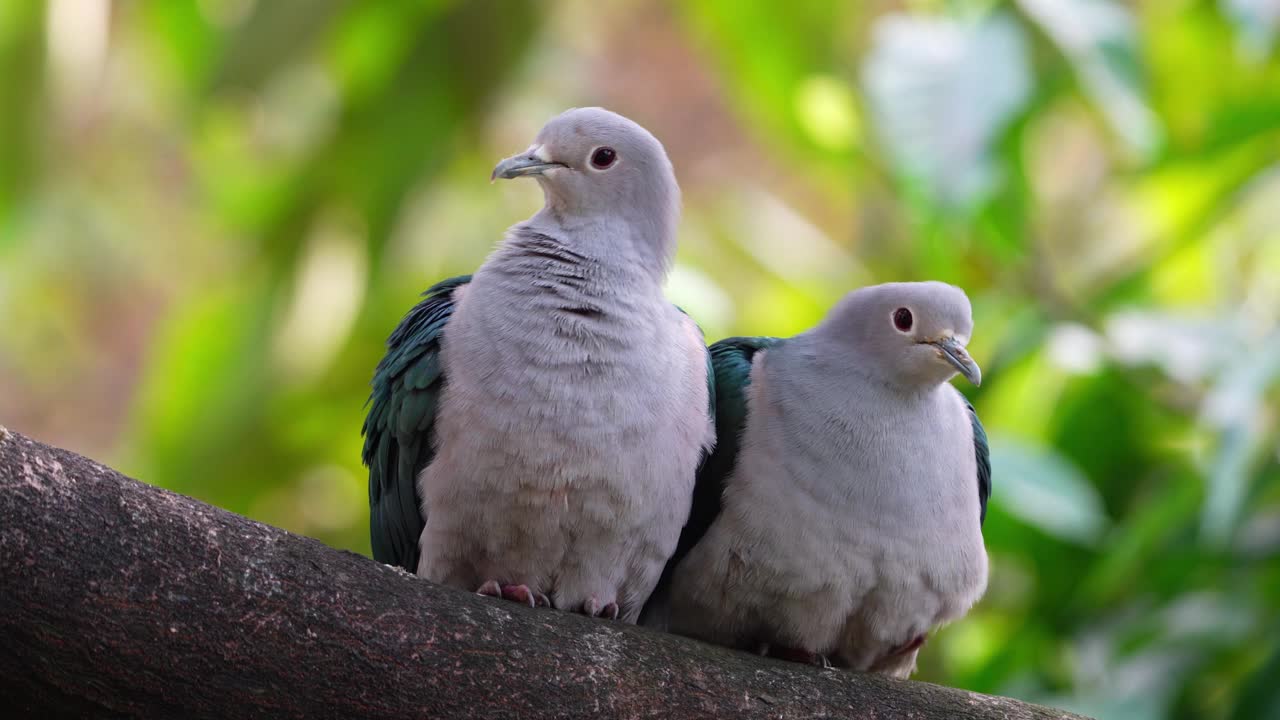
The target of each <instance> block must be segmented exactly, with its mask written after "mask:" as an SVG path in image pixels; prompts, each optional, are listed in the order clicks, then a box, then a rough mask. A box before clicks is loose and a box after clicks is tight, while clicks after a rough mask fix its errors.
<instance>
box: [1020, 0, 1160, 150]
mask: <svg viewBox="0 0 1280 720" xmlns="http://www.w3.org/2000/svg"><path fill="white" fill-rule="evenodd" d="M1018 5H1019V6H1020V7H1021V8H1022V10H1023V11H1024V12H1026V14H1027V15H1028V16H1029V17H1031V19H1032V20H1034V21H1035V22H1036V23H1037V24H1039V25H1040V27H1041V29H1043V30H1044V32H1045V34H1046V35H1048V36H1049V37H1050V38H1051V39H1052V40H1053V41H1054V43H1055V44H1056V45H1057V46H1058V49H1059V50H1060V51H1061V52H1062V53H1063V54H1064V55H1065V56H1066V57H1067V59H1068V60H1069V61H1070V62H1071V65H1072V67H1073V68H1074V69H1075V72H1076V76H1077V77H1078V78H1079V80H1080V83H1081V84H1082V85H1083V86H1084V88H1085V91H1086V92H1087V93H1088V94H1089V97H1090V98H1092V100H1093V102H1094V104H1095V105H1096V106H1097V109H1098V111H1099V112H1101V113H1102V114H1103V116H1104V117H1106V119H1107V121H1108V123H1109V124H1110V125H1111V127H1112V129H1113V130H1114V131H1115V132H1116V134H1117V135H1119V136H1120V137H1121V139H1123V140H1124V141H1125V142H1126V143H1127V144H1128V145H1129V146H1130V147H1131V148H1133V149H1134V150H1136V151H1137V152H1138V153H1139V154H1140V155H1142V156H1144V157H1147V156H1150V155H1151V154H1152V153H1153V152H1154V151H1155V150H1156V149H1157V148H1158V146H1159V145H1160V142H1161V131H1160V127H1159V124H1158V121H1157V118H1156V116H1155V114H1154V113H1153V112H1152V111H1151V108H1150V107H1149V105H1148V102H1147V97H1146V88H1145V82H1144V80H1143V68H1142V63H1141V60H1140V56H1139V53H1138V35H1137V27H1136V24H1135V23H1134V20H1133V17H1132V16H1131V15H1130V13H1129V10H1128V9H1127V8H1125V7H1124V6H1122V5H1120V4H1119V3H1116V2H1112V0H1018Z"/></svg>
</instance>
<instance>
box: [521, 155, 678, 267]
mask: <svg viewBox="0 0 1280 720" xmlns="http://www.w3.org/2000/svg"><path fill="white" fill-rule="evenodd" d="M679 224H680V189H679V186H678V185H676V184H675V181H674V179H673V180H672V181H671V182H669V183H647V184H641V185H640V186H639V187H638V188H637V189H635V191H634V192H633V193H631V194H629V195H627V196H626V197H617V198H612V199H611V201H609V202H605V203H595V204H592V205H582V204H578V205H574V204H570V203H569V202H568V201H566V200H565V199H563V198H562V197H561V196H560V195H558V194H555V193H552V192H546V205H545V206H544V207H543V208H542V209H541V210H539V211H538V212H537V213H536V214H535V215H534V216H533V217H531V218H529V219H528V220H527V221H525V222H523V223H521V224H520V225H517V226H516V228H514V229H516V230H518V229H520V228H528V229H529V230H532V231H535V232H540V233H543V234H546V235H550V236H553V237H556V238H559V239H560V240H562V241H563V242H564V243H565V244H566V245H568V246H570V247H572V248H574V249H575V250H578V251H580V252H584V253H588V254H590V255H592V256H594V257H597V258H601V259H604V258H609V257H613V258H617V259H618V260H619V261H621V262H634V263H638V264H640V265H641V266H643V267H645V268H647V269H648V270H650V271H651V273H652V274H654V275H655V276H656V277H659V278H662V279H665V277H666V274H667V272H668V271H669V270H670V269H671V264H672V262H673V261H674V258H675V253H676V233H677V228H678V226H679Z"/></svg>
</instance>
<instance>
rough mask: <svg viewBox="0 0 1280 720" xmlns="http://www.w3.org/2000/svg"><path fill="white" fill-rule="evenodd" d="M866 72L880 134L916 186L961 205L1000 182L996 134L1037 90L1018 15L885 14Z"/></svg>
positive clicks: (949, 203) (933, 198)
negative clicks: (971, 18) (960, 17)
mask: <svg viewBox="0 0 1280 720" xmlns="http://www.w3.org/2000/svg"><path fill="white" fill-rule="evenodd" d="M862 79H863V85H864V86H865V87H866V91H867V96H868V99H869V100H870V103H871V109H872V115H873V117H874V120H875V125H876V130H877V134H878V135H879V136H880V137H881V138H882V139H883V141H884V143H885V145H886V146H887V148H888V152H889V155H890V157H891V159H892V161H893V164H894V167H895V169H896V170H897V172H898V174H899V176H900V177H901V178H902V179H903V180H904V181H905V182H906V183H907V184H908V185H909V186H911V187H913V188H914V189H916V190H917V191H919V192H920V193H922V194H923V195H924V196H925V197H926V198H928V199H930V201H931V202H932V203H935V204H938V205H941V206H943V207H951V208H968V207H971V206H973V205H975V204H976V203H977V202H978V201H980V200H982V199H984V198H985V197H987V196H988V195H989V194H990V193H991V192H992V191H993V190H995V189H996V187H997V186H998V185H999V183H1000V182H1001V179H1002V178H1001V170H1000V168H999V167H998V165H997V158H996V157H995V153H994V150H995V145H996V142H997V140H998V138H999V136H1000V133H1001V132H1002V131H1003V130H1004V129H1005V128H1006V127H1007V126H1008V125H1009V123H1010V122H1011V121H1012V120H1013V118H1014V116H1015V115H1016V114H1017V113H1018V112H1019V111H1020V110H1021V109H1022V108H1023V106H1024V105H1025V104H1026V103H1027V100H1028V99H1029V97H1030V93H1031V76H1030V71H1029V68H1028V65H1027V49H1026V40H1025V38H1024V37H1023V33H1022V30H1021V28H1019V27H1018V25H1017V24H1016V23H1015V22H1013V20H1012V19H1011V18H1010V17H1009V16H1008V15H1005V14H1002V13H998V14H994V15H990V16H988V17H986V18H983V19H980V20H977V21H962V20H954V19H947V18H924V17H913V16H908V15H888V16H884V17H882V18H880V19H879V20H878V21H877V22H876V25H875V32H874V45H873V47H872V49H871V54H870V55H869V56H868V57H867V59H866V61H865V63H864V65H863V71H862Z"/></svg>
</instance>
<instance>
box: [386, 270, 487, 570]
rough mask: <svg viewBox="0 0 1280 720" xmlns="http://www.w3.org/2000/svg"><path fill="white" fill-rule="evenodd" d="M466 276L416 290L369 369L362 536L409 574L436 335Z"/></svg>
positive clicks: (433, 395) (418, 525) (436, 397)
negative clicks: (418, 295)
mask: <svg viewBox="0 0 1280 720" xmlns="http://www.w3.org/2000/svg"><path fill="white" fill-rule="evenodd" d="M470 281H471V276H470V275H463V276H460V277H455V278H450V279H448V280H445V281H443V282H440V283H437V284H435V285H434V286H432V287H431V289H429V290H427V291H426V292H425V293H423V300H422V301H421V302H419V303H418V304H417V305H416V306H414V308H413V309H412V310H410V311H409V313H408V314H407V315H405V317H404V319H403V320H401V321H400V325H399V326H397V327H396V329H395V331H394V332H392V333H391V337H390V338H389V339H388V340H387V354H386V356H385V357H383V358H382V361H381V362H379V363H378V368H377V369H376V370H375V371H374V373H373V392H372V394H370V396H369V414H368V416H367V417H366V418H365V421H364V428H363V429H362V431H361V432H362V433H363V435H364V453H363V459H364V464H365V465H367V466H368V467H369V536H370V541H371V542H372V545H373V557H374V559H376V560H378V562H382V563H386V564H388V565H399V566H400V567H402V568H404V569H405V570H408V571H409V572H415V571H416V570H417V569H418V538H419V536H420V535H421V534H422V528H423V525H424V523H425V508H423V507H422V506H421V502H420V500H419V498H418V482H417V478H418V474H419V473H421V472H422V469H423V468H425V467H426V466H427V464H428V463H430V462H431V458H432V456H433V454H434V449H433V447H432V442H433V437H432V431H433V425H434V423H435V416H436V408H437V407H438V405H439V402H440V392H441V389H442V388H443V387H444V373H443V368H442V366H441V359H440V338H441V337H442V335H443V333H444V328H445V325H446V324H447V323H448V322H449V317H450V316H451V315H452V314H453V308H454V301H453V293H454V291H455V290H457V289H458V288H460V287H462V286H463V285H466V284H467V283H468V282H470Z"/></svg>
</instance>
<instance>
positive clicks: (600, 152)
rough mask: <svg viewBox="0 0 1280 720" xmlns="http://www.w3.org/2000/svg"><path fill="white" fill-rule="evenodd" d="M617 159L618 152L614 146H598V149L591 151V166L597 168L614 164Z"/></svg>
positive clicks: (601, 168)
mask: <svg viewBox="0 0 1280 720" xmlns="http://www.w3.org/2000/svg"><path fill="white" fill-rule="evenodd" d="M617 159H618V153H616V152H614V151H613V148H611V147H602V148H596V151H595V152H593V153H591V166H592V167H594V168H596V169H597V170H604V169H605V168H607V167H609V166H610V165H612V164H613V163H614V161H615V160H617Z"/></svg>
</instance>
